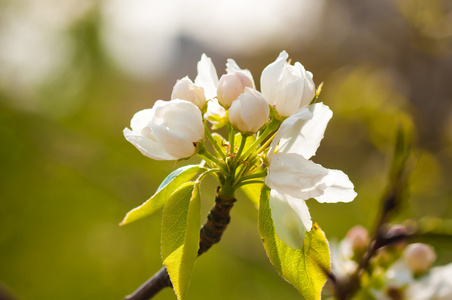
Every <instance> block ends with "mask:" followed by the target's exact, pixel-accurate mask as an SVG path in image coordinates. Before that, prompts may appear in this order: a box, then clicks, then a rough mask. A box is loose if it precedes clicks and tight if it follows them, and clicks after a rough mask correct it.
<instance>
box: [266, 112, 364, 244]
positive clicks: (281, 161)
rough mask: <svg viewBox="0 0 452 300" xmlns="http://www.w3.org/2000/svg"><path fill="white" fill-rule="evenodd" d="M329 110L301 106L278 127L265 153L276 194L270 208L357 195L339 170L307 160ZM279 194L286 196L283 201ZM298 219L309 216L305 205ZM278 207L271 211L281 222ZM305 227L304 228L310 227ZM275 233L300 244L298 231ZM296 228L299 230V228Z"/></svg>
mask: <svg viewBox="0 0 452 300" xmlns="http://www.w3.org/2000/svg"><path fill="white" fill-rule="evenodd" d="M331 117H332V112H331V110H330V109H329V108H328V107H327V106H326V105H324V104H322V103H317V104H313V105H311V106H309V107H307V108H303V109H300V110H299V111H298V112H297V113H296V114H294V115H292V116H290V117H289V118H287V119H286V120H285V121H284V122H283V123H282V124H281V126H280V128H279V130H278V132H277V134H276V136H275V138H274V140H273V142H272V144H271V145H270V151H269V153H268V158H269V167H268V175H267V177H266V179H265V183H266V185H267V186H269V187H270V188H271V189H272V190H276V191H277V192H278V193H270V205H271V206H272V207H277V206H287V205H286V204H285V202H286V201H305V200H308V199H310V198H315V199H316V200H317V201H319V202H322V203H336V202H350V201H352V200H353V199H354V198H355V197H356V192H355V191H354V190H353V188H354V187H353V183H352V182H351V181H350V180H349V178H348V176H347V175H346V174H345V173H343V172H342V171H339V170H331V169H326V168H324V167H322V166H321V165H318V164H315V163H314V162H312V161H310V160H309V159H310V158H311V157H312V156H313V155H314V154H315V152H316V151H317V148H318V146H319V145H320V141H321V140H322V138H323V134H324V131H325V129H326V125H327V123H328V121H329V120H330V118H331ZM280 195H289V196H290V197H291V198H290V200H286V199H285V198H284V197H281V196H280ZM303 209H304V210H305V211H303V213H300V211H296V213H297V215H298V216H299V218H300V219H302V218H306V215H308V216H309V211H308V208H307V206H303ZM279 211H280V210H278V209H275V210H272V218H273V222H274V223H275V224H276V223H278V222H279V223H281V222H283V219H284V215H281V214H279V213H278V212H279ZM310 229H311V228H306V229H304V230H310ZM275 230H276V234H277V235H278V236H279V237H280V238H281V239H283V238H284V239H283V241H284V242H285V243H286V244H287V245H289V246H291V245H292V246H291V247H293V246H294V245H295V246H294V248H299V247H301V246H302V243H303V241H302V240H300V239H299V237H300V233H299V232H296V231H294V230H293V228H287V227H284V226H278V227H276V226H275ZM299 230H302V228H301V227H299Z"/></svg>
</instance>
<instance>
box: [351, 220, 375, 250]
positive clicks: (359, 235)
mask: <svg viewBox="0 0 452 300" xmlns="http://www.w3.org/2000/svg"><path fill="white" fill-rule="evenodd" d="M346 239H347V240H349V241H350V244H351V247H352V250H353V252H355V253H356V252H358V253H362V252H364V251H365V250H366V249H367V247H368V246H369V242H370V239H369V232H368V231H367V229H366V228H364V227H363V226H361V225H356V226H353V227H352V228H351V229H350V230H349V231H348V232H347V235H346Z"/></svg>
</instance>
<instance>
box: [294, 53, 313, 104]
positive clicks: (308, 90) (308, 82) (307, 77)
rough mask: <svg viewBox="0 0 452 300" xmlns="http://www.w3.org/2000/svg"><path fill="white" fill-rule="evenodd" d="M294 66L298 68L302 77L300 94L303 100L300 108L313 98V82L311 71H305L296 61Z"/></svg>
mask: <svg viewBox="0 0 452 300" xmlns="http://www.w3.org/2000/svg"><path fill="white" fill-rule="evenodd" d="M294 66H295V67H296V68H298V69H299V72H300V74H301V76H302V77H303V78H304V88H303V96H302V99H303V100H302V102H301V103H300V108H302V107H306V106H308V105H309V104H310V103H311V101H312V99H314V96H315V84H314V81H313V80H312V73H311V72H309V71H306V69H305V68H304V67H303V65H302V64H300V63H299V62H296V63H295V65H294Z"/></svg>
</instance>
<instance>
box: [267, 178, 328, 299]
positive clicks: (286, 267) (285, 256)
mask: <svg viewBox="0 0 452 300" xmlns="http://www.w3.org/2000/svg"><path fill="white" fill-rule="evenodd" d="M269 194H270V189H269V188H268V187H267V186H264V187H263V189H262V192H261V199H260V205H259V232H260V235H261V238H262V241H263V243H264V247H265V251H266V252H267V255H268V257H269V259H270V261H271V263H272V264H273V266H274V267H275V268H276V270H277V271H278V273H279V275H281V277H283V278H284V279H285V280H287V281H288V282H290V283H291V284H292V285H293V286H294V287H295V288H296V289H297V290H298V291H299V292H300V294H301V295H302V296H303V297H304V298H305V299H307V300H319V299H320V295H321V291H322V287H323V285H324V284H325V282H326V280H327V277H328V273H329V272H330V253H329V248H328V242H327V240H326V238H325V235H324V234H323V232H322V230H320V228H319V227H318V225H317V224H314V225H313V227H312V230H311V231H310V232H307V233H306V236H305V239H304V242H303V247H302V248H301V249H292V248H290V247H289V246H287V245H286V244H284V243H283V242H282V241H281V240H280V239H279V238H278V237H277V236H276V233H275V228H274V225H273V219H272V217H271V210H270V206H269ZM300 201H301V200H300Z"/></svg>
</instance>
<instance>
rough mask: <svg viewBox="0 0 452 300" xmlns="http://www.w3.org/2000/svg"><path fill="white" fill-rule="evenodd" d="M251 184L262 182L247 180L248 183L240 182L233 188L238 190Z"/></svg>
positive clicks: (262, 181)
mask: <svg viewBox="0 0 452 300" xmlns="http://www.w3.org/2000/svg"><path fill="white" fill-rule="evenodd" d="M253 183H264V180H249V181H244V182H241V183H239V184H237V185H236V186H235V187H234V188H235V189H238V188H240V187H242V186H244V185H247V184H253Z"/></svg>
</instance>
